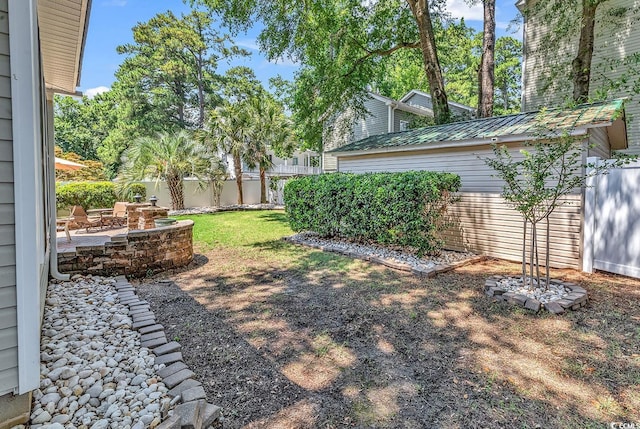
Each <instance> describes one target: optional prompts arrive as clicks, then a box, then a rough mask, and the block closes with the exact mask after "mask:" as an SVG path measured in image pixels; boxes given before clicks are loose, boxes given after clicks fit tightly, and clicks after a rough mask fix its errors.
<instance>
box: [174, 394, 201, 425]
mask: <svg viewBox="0 0 640 429" xmlns="http://www.w3.org/2000/svg"><path fill="white" fill-rule="evenodd" d="M206 406H207V402H206V401H204V400H202V399H200V400H198V401H193V402H187V403H186V404H180V405H178V406H177V407H176V408H175V409H174V410H173V412H174V415H177V416H179V417H180V424H181V427H182V429H200V428H202V427H204V426H203V425H202V412H203V411H205V409H206Z"/></svg>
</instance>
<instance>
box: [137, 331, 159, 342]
mask: <svg viewBox="0 0 640 429" xmlns="http://www.w3.org/2000/svg"><path fill="white" fill-rule="evenodd" d="M160 337H164V332H163V331H156V332H151V333H150V334H144V335H141V336H140V341H148V340H153V339H156V338H160Z"/></svg>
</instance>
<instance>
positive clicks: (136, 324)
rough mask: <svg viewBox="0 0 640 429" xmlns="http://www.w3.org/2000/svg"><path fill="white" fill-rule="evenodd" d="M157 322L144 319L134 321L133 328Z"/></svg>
mask: <svg viewBox="0 0 640 429" xmlns="http://www.w3.org/2000/svg"><path fill="white" fill-rule="evenodd" d="M155 323H156V321H155V320H143V321H141V322H134V323H133V325H131V329H136V330H138V329H140V328H144V327H147V326H152V325H155Z"/></svg>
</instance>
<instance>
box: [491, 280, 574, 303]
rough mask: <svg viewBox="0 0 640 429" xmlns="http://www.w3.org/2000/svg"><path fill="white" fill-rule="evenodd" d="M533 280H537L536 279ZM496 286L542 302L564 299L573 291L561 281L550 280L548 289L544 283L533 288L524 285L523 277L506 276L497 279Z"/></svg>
mask: <svg viewBox="0 0 640 429" xmlns="http://www.w3.org/2000/svg"><path fill="white" fill-rule="evenodd" d="M533 281H534V282H535V281H536V280H535V279H534V280H533ZM541 283H542V282H541ZM496 286H498V287H500V288H501V289H505V290H507V291H510V292H514V293H517V294H521V295H524V296H526V297H527V298H534V299H537V300H538V301H540V303H542V304H546V303H548V302H551V301H557V300H559V299H563V298H565V297H567V296H568V295H569V294H570V293H571V292H572V291H571V289H569V288H567V287H565V286H564V285H563V284H562V283H560V282H558V283H555V282H550V284H549V289H548V290H547V289H545V287H544V285H541V286H540V287H534V288H531V287H529V286H525V285H524V282H523V281H522V277H505V278H503V279H501V280H497V281H496Z"/></svg>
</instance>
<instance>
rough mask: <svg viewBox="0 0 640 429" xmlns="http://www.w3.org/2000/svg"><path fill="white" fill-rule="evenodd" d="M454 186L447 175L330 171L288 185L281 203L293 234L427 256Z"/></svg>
mask: <svg viewBox="0 0 640 429" xmlns="http://www.w3.org/2000/svg"><path fill="white" fill-rule="evenodd" d="M459 187H460V177H459V176H458V175H456V174H450V173H434V172H430V171H408V172H404V173H369V174H345V173H333V174H322V175H319V176H307V177H303V178H298V179H293V180H290V181H288V182H287V184H286V185H285V188H284V201H285V207H286V211H287V215H288V218H289V223H290V225H291V228H292V229H293V230H294V231H314V232H316V233H318V234H319V235H320V236H322V237H339V238H346V239H350V240H355V241H359V242H371V241H373V242H377V243H380V244H385V245H400V246H411V247H415V248H416V249H417V250H418V252H419V253H420V254H422V253H429V254H433V253H438V252H439V250H440V248H441V246H442V242H441V240H440V239H438V238H437V232H438V230H439V229H441V228H443V227H444V226H445V225H444V219H443V214H444V212H445V211H446V208H447V206H448V205H449V204H450V203H451V202H452V200H453V193H454V192H456V191H457V190H458V188H459Z"/></svg>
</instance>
